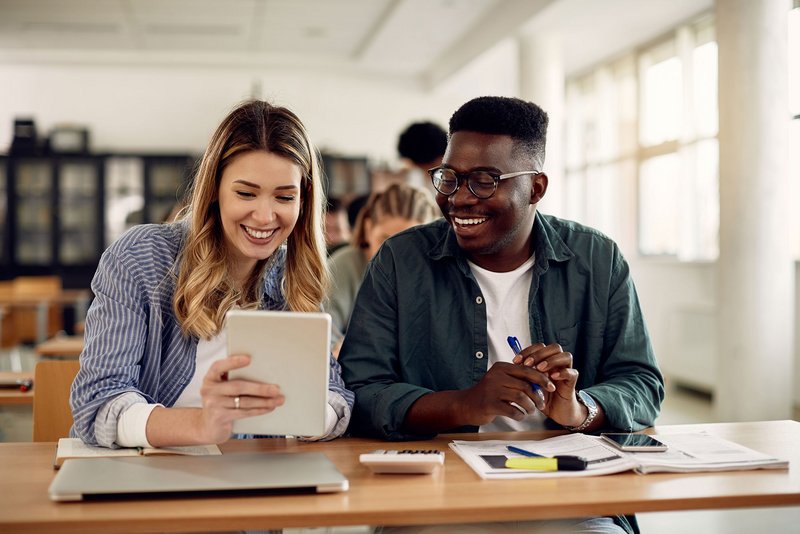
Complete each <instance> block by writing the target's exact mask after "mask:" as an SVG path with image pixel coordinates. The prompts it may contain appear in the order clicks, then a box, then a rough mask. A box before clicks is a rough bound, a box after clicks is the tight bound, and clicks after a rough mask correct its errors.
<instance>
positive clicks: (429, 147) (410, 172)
mask: <svg viewBox="0 0 800 534" xmlns="http://www.w3.org/2000/svg"><path fill="white" fill-rule="evenodd" d="M446 148H447V132H446V131H445V130H444V129H443V128H442V127H441V126H439V125H438V124H435V123H433V122H430V121H424V122H414V123H412V124H410V125H409V126H408V127H407V128H406V129H405V130H403V131H402V132H401V133H400V137H399V138H398V140H397V152H398V154H400V157H401V158H402V160H403V163H404V165H405V179H406V182H407V183H409V184H411V185H415V186H417V187H422V188H424V189H428V190H429V191H430V192H431V194H433V195H435V194H436V191H435V190H434V189H433V187H432V186H431V181H430V179H429V178H428V169H432V168H433V167H437V166H439V165H441V163H442V156H444V151H445V149H446Z"/></svg>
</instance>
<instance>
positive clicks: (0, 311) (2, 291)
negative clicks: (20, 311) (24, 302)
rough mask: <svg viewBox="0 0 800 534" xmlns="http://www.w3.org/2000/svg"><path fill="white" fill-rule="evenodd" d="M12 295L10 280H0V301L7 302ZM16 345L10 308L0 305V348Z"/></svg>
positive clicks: (12, 288)
mask: <svg viewBox="0 0 800 534" xmlns="http://www.w3.org/2000/svg"><path fill="white" fill-rule="evenodd" d="M13 294H14V283H13V282H12V281H11V280H0V301H9V300H11V297H12V296H13ZM16 344H17V337H16V335H14V317H13V316H12V315H11V306H3V305H2V304H0V347H2V348H6V347H13V346H14V345H16Z"/></svg>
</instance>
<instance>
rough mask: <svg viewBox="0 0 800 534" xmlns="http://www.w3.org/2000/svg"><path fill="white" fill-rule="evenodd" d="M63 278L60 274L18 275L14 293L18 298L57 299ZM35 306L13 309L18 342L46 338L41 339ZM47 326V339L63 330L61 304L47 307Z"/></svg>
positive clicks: (34, 341)
mask: <svg viewBox="0 0 800 534" xmlns="http://www.w3.org/2000/svg"><path fill="white" fill-rule="evenodd" d="M61 291H62V285H61V278H60V277H58V276H18V277H16V278H15V279H14V280H13V295H14V298H15V299H17V300H36V299H50V298H52V299H54V300H57V299H58V297H59V296H60V295H61ZM37 313H38V312H37V310H36V309H35V308H29V307H27V308H15V309H14V310H13V311H12V315H13V317H14V333H15V335H16V338H17V342H21V343H40V342H42V341H44V339H39V336H38V334H39V332H38V321H37V318H38V315H37ZM46 319H47V328H46V335H45V339H46V338H49V337H53V336H54V335H56V333H58V332H59V331H61V330H63V328H64V326H63V322H64V321H63V319H62V317H61V304H60V303H54V304H50V305H49V306H48V308H47V317H46Z"/></svg>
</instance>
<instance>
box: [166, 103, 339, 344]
mask: <svg viewBox="0 0 800 534" xmlns="http://www.w3.org/2000/svg"><path fill="white" fill-rule="evenodd" d="M254 150H259V151H267V152H270V153H272V154H276V155H278V156H281V157H284V158H286V159H288V160H291V161H292V162H293V163H295V164H296V165H297V166H298V167H299V168H300V169H301V171H302V174H303V176H302V179H301V185H300V202H301V204H300V215H299V218H298V220H297V224H296V225H295V227H294V229H293V230H292V233H291V234H290V235H289V238H288V240H287V243H286V263H285V271H284V276H283V280H282V283H281V289H282V291H283V294H284V297H285V299H286V304H287V307H288V309H289V310H292V311H319V309H320V305H321V302H322V299H323V297H324V295H325V291H326V289H327V284H328V272H327V268H326V262H325V238H324V234H323V221H324V218H323V217H324V213H323V210H324V203H323V202H324V199H323V195H324V193H323V189H322V175H321V170H320V167H319V155H318V154H317V152H316V149H315V148H314V146H313V144H312V143H311V140H310V138H309V136H308V133H307V132H306V129H305V127H304V126H303V123H302V122H300V119H299V118H298V117H297V116H296V115H295V114H294V113H292V112H291V111H289V110H288V109H286V108H283V107H276V106H273V105H271V104H269V103H267V102H263V101H260V100H252V101H247V102H244V103H242V104H240V105H239V106H238V107H236V109H234V110H233V111H232V112H231V113H230V114H229V115H228V116H227V117H225V119H224V120H223V121H222V123H221V124H220V125H219V127H218V128H217V130H216V132H214V135H213V136H212V137H211V141H210V143H209V145H208V148H207V149H206V151H205V153H204V154H203V158H202V160H201V161H200V165H199V168H198V170H197V173H196V174H195V177H194V183H193V185H192V189H191V191H190V192H189V203H188V205H187V207H186V208H185V210H184V211H183V213H182V220H183V221H185V223H186V224H188V227H189V230H188V233H187V236H186V241H185V243H184V244H183V247H182V250H181V254H180V260H179V270H178V280H177V285H176V288H175V295H174V297H173V301H172V305H173V309H174V311H175V315H176V317H177V318H178V321H179V322H180V325H181V331H182V332H183V333H184V335H193V336H197V337H199V338H205V339H208V338H210V337H213V336H214V335H216V334H217V333H219V332H220V330H221V329H222V327H223V324H224V321H225V314H226V313H227V312H228V310H230V309H231V308H232V307H233V306H234V305H239V306H242V307H259V305H260V303H261V300H262V291H263V287H262V286H263V277H264V274H265V272H266V268H267V266H268V265H269V262H270V258H268V259H266V260H262V261H259V262H258V263H257V264H256V267H255V268H254V269H253V273H252V275H251V277H250V279H249V280H248V281H247V283H245V285H244V287H243V288H236V287H234V285H233V283H232V280H231V277H230V276H229V265H230V262H231V258H230V255H229V252H228V247H227V246H226V245H225V238H224V234H223V230H222V222H221V220H220V212H219V203H218V202H217V199H218V196H219V186H220V180H221V177H222V171H223V169H225V167H226V166H227V165H228V164H229V163H230V162H231V161H233V159H234V158H236V157H237V156H239V155H241V154H243V153H246V152H250V151H254ZM275 253H276V254H277V253H278V251H276V252H275Z"/></svg>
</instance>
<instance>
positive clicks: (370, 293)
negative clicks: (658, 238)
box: [339, 213, 664, 440]
mask: <svg viewBox="0 0 800 534" xmlns="http://www.w3.org/2000/svg"><path fill="white" fill-rule="evenodd" d="M533 235H534V250H535V255H536V256H535V257H536V263H535V265H534V267H533V277H532V282H531V287H530V290H529V293H528V317H529V321H528V324H529V326H530V334H531V340H532V342H533V343H536V342H542V343H545V344H550V343H559V344H561V346H562V347H563V349H564V350H565V351H567V352H571V353H572V355H573V367H575V369H577V370H578V372H579V373H580V376H579V378H578V384H577V388H578V389H584V390H586V391H587V392H588V393H589V394H590V395H591V396H592V397H593V398H594V399H595V400H596V401H597V402H598V403H599V404H600V405H602V407H603V409H604V410H605V413H606V419H607V421H606V423H607V425H608V426H609V427H611V428H614V429H618V430H622V431H632V430H640V429H642V428H645V427H648V426H652V424H653V421H654V420H655V418H656V416H657V415H658V413H659V409H660V405H661V401H662V400H663V397H664V381H663V378H662V376H661V373H660V371H659V369H658V366H657V364H656V360H655V355H654V354H653V348H652V346H651V344H650V339H649V337H648V333H647V328H646V326H645V323H644V319H643V318H642V311H641V309H640V307H639V301H638V297H637V295H636V290H635V288H634V285H633V281H632V280H631V277H630V271H629V268H628V264H627V263H626V262H625V260H624V258H623V257H622V254H621V253H620V251H619V249H618V247H617V245H616V244H615V243H614V242H613V241H611V240H610V239H609V238H607V237H606V236H604V235H603V234H601V233H600V232H598V231H596V230H593V229H591V228H587V227H585V226H581V225H579V224H577V223H573V222H570V221H564V220H561V219H557V218H555V217H551V216H547V215H542V214H539V213H537V214H536V218H535V222H534V228H533ZM488 356H489V343H488V338H487V333H486V306H485V304H484V300H483V296H482V295H481V290H480V287H479V286H478V283H477V282H476V281H475V278H474V277H473V275H472V272H471V271H470V269H469V266H468V264H467V259H466V257H465V255H464V254H463V253H462V251H461V249H460V248H459V247H458V244H457V242H456V238H455V235H454V233H453V231H452V229H451V228H450V226H449V224H448V223H447V222H446V221H445V220H443V219H440V220H438V221H435V222H433V223H430V224H427V225H423V226H417V227H415V228H412V229H410V230H407V231H405V232H402V233H400V234H398V235H396V236H394V237H392V238H390V239H389V240H387V241H386V242H385V243H384V245H383V246H382V247H381V249H380V251H379V252H378V254H377V255H376V256H375V258H374V259H373V260H372V262H371V263H370V265H369V267H368V269H367V272H366V274H365V278H364V282H363V284H362V286H361V289H360V291H359V294H358V297H357V298H356V302H355V308H354V310H353V314H352V316H351V318H350V325H349V327H348V330H347V336H346V337H345V341H344V345H343V346H342V350H341V353H340V357H339V362H340V363H341V364H342V369H343V376H344V379H345V383H346V384H347V387H348V388H349V389H351V390H352V391H354V392H355V394H356V404H355V409H354V412H353V417H352V421H351V425H350V430H351V431H352V432H353V433H355V434H362V435H364V434H366V435H371V436H378V437H381V438H385V439H391V440H401V439H413V438H420V437H425V436H414V435H408V434H406V433H404V432H403V431H402V427H403V420H404V419H405V416H406V412H407V411H408V409H409V407H410V406H411V405H412V404H413V403H414V401H416V400H417V399H418V398H420V397H421V396H422V395H425V394H427V393H430V392H433V391H445V390H461V389H466V388H469V387H472V386H474V385H475V384H477V383H478V382H479V381H480V380H481V378H482V377H483V376H484V374H485V373H486V371H487V365H488V361H489V358H488ZM454 430H460V431H471V432H475V431H477V427H464V428H461V429H454Z"/></svg>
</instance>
